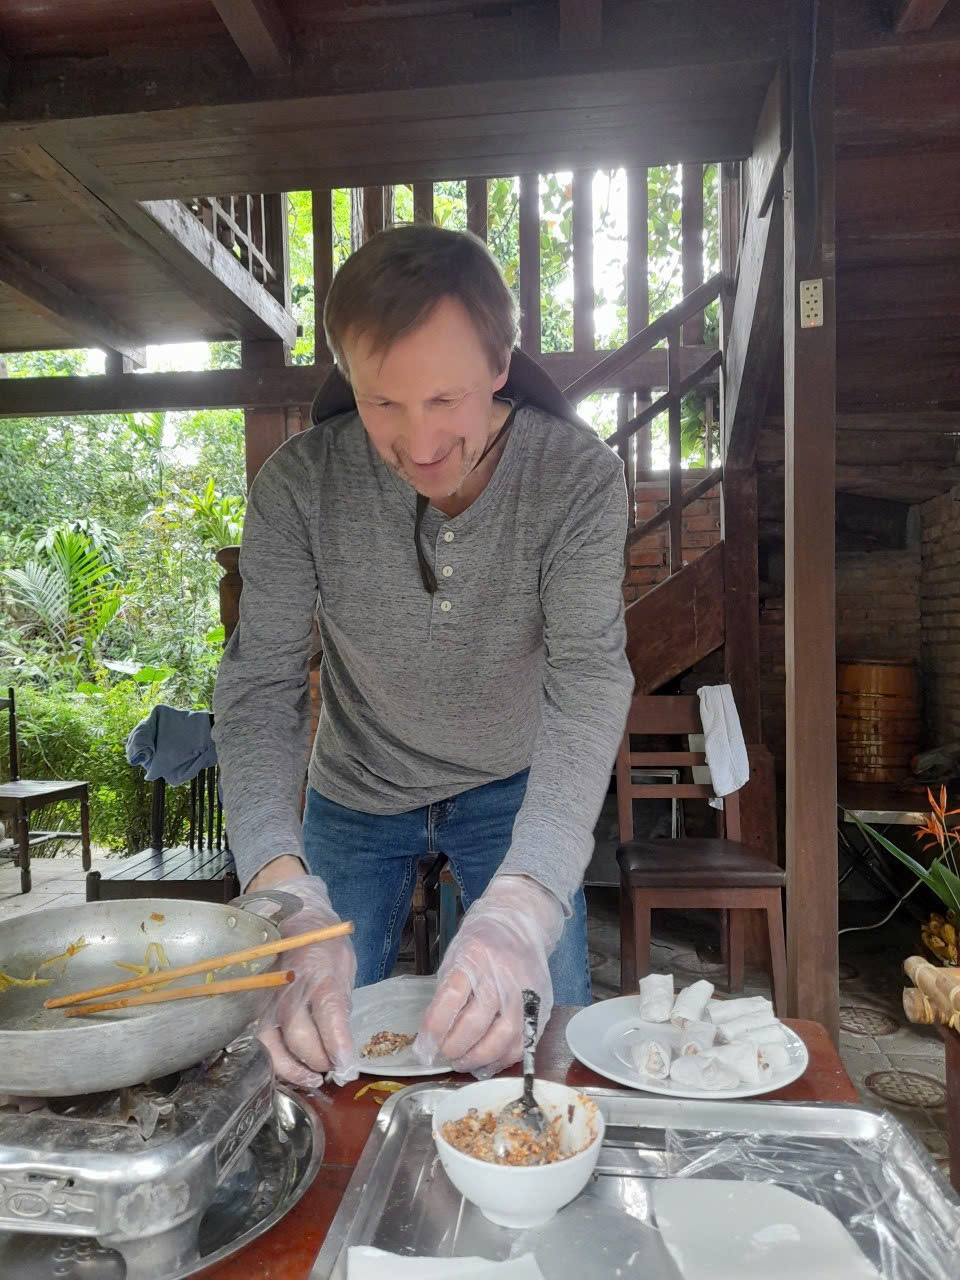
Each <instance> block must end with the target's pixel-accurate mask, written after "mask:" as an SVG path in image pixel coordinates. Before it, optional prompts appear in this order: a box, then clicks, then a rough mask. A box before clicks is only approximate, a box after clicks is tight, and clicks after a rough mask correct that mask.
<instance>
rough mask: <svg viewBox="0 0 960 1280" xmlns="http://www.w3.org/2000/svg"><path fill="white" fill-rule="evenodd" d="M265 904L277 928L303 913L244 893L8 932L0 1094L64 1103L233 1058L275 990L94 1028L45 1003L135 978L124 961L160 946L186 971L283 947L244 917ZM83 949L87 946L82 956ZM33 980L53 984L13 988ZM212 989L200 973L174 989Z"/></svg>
mask: <svg viewBox="0 0 960 1280" xmlns="http://www.w3.org/2000/svg"><path fill="white" fill-rule="evenodd" d="M264 899H267V900H268V901H269V902H270V903H272V904H274V909H273V914H274V918H275V919H276V920H277V921H278V922H279V921H280V920H284V919H286V917H287V916H289V915H292V914H293V913H294V912H295V911H298V910H299V908H300V905H301V904H300V899H299V898H296V897H294V896H293V895H292V894H284V893H274V892H271V891H263V892H259V893H252V894H245V895H243V896H242V897H240V898H236V899H234V901H233V902H232V903H229V904H227V905H221V904H218V903H210V902H192V901H181V900H177V899H171V898H142V899H134V898H127V899H123V900H121V901H117V902H88V903H86V904H84V905H83V906H81V907H63V908H52V909H51V910H48V911H36V912H31V913H30V914H28V915H24V916H22V917H21V918H20V919H18V920H14V921H12V922H11V923H9V924H4V925H3V927H2V928H0V974H2V975H4V977H0V1094H17V1095H26V1096H34V1097H62V1096H68V1095H72V1094H80V1093H95V1092H99V1091H101V1090H106V1089H118V1088H122V1087H123V1086H126V1085H133V1084H140V1083H142V1082H143V1081H145V1080H153V1079H157V1078H158V1077H160V1076H164V1075H167V1074H169V1073H170V1072H173V1071H179V1070H180V1069H182V1068H183V1067H188V1066H191V1065H192V1064H194V1063H196V1062H199V1061H200V1060H201V1059H202V1058H204V1057H205V1056H206V1055H207V1054H210V1053H213V1052H215V1051H216V1050H217V1049H222V1048H224V1046H225V1045H228V1044H229V1043H230V1041H231V1040H233V1039H235V1038H236V1037H237V1036H238V1035H239V1034H240V1033H241V1032H242V1031H243V1030H244V1028H245V1027H246V1026H247V1025H248V1024H249V1023H251V1022H253V1021H254V1020H255V1019H256V1018H257V1017H259V1015H260V1014H261V1013H262V1011H263V1010H264V1008H265V1007H266V1005H267V1003H268V1002H269V1001H270V999H271V998H272V997H273V995H274V993H273V992H272V991H270V990H258V991H244V992H237V993H236V994H231V995H222V996H211V997H210V998H209V999H197V1000H177V1001H174V1002H173V1003H171V1004H159V1005H146V1006H141V1007H140V1008H132V1009H122V1010H116V1011H115V1012H111V1013H99V1014H94V1015H91V1017H89V1018H67V1017H65V1016H64V1011H63V1010H62V1009H44V1007H43V1002H44V1000H47V999H49V998H50V997H52V996H59V995H68V994H70V993H71V992H74V991H84V990H86V989H88V988H92V987H100V986H107V985H108V984H110V983H115V982H122V981H124V980H125V979H127V978H131V977H134V976H135V975H134V974H133V973H132V972H131V971H130V970H129V969H124V968H121V967H119V966H118V963H117V962H118V961H119V962H120V964H121V965H131V964H133V965H136V964H144V963H145V962H146V952H147V948H148V946H149V945H150V944H151V943H159V944H160V945H161V946H162V947H163V950H164V952H165V954H166V957H167V959H168V960H169V962H170V966H171V967H176V966H177V965H183V964H191V963H193V962H195V961H197V960H205V959H207V958H208V957H211V956H217V955H226V954H228V953H229V952H233V951H240V950H242V949H244V948H246V947H255V946H257V945H258V944H260V943H262V942H270V941H273V940H275V939H276V938H278V937H279V936H280V935H279V930H278V929H277V927H276V924H274V923H273V922H272V921H271V920H268V919H266V918H264V916H261V915H257V914H255V913H254V912H252V911H247V910H244V909H243V904H245V903H250V902H261V901H263V900H264ZM78 940H82V944H83V945H81V946H80V947H79V948H78V947H77V943H78ZM71 948H73V950H72V953H69V950H70V949H71ZM153 956H154V957H155V956H156V952H154V953H153ZM51 957H60V958H59V959H56V960H52V961H51ZM276 964H277V957H276V956H265V957H263V958H262V959H260V960H254V961H251V962H249V963H248V964H245V965H237V966H232V967H230V968H228V969H224V970H222V971H220V972H219V973H218V974H217V977H218V978H239V977H246V976H250V975H253V974H256V973H263V972H265V971H266V970H268V969H272V968H274V967H275V966H276ZM34 973H36V974H37V976H38V977H39V978H45V979H52V981H50V982H49V984H48V985H44V986H28V987H23V986H17V985H8V984H7V983H6V982H5V980H4V978H11V977H13V978H19V979H24V978H29V977H30V976H31V975H32V974H34ZM203 981H204V978H203V975H202V974H201V975H198V976H194V977H192V978H181V979H180V980H179V982H177V983H176V984H175V985H177V986H196V985H198V984H202V983H203Z"/></svg>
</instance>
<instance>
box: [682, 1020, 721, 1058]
mask: <svg viewBox="0 0 960 1280" xmlns="http://www.w3.org/2000/svg"><path fill="white" fill-rule="evenodd" d="M716 1038H717V1028H716V1027H715V1026H714V1025H713V1023H712V1022H688V1023H687V1025H686V1026H685V1027H684V1028H683V1031H682V1033H681V1036H680V1053H681V1055H682V1056H687V1055H689V1054H693V1053H703V1051H704V1050H705V1049H709V1048H710V1046H711V1045H712V1044H713V1042H714V1041H715V1040H716Z"/></svg>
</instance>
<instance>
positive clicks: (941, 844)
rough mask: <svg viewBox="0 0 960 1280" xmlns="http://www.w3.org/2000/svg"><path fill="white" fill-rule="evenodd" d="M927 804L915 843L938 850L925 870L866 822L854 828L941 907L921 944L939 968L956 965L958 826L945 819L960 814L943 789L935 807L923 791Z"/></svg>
mask: <svg viewBox="0 0 960 1280" xmlns="http://www.w3.org/2000/svg"><path fill="white" fill-rule="evenodd" d="M927 799H928V800H929V802H930V814H929V816H928V818H927V821H926V822H925V823H924V824H923V826H921V827H918V828H917V839H918V840H919V841H921V842H922V845H923V848H924V849H931V848H933V849H939V852H937V853H935V854H934V857H933V859H932V860H931V862H930V865H929V867H925V866H923V864H922V863H920V862H917V860H916V858H911V856H910V854H909V853H905V852H904V850H903V849H898V848H897V846H896V845H895V844H894V843H893V842H892V841H890V840H888V839H887V838H886V837H885V836H882V835H881V834H880V832H879V831H876V830H874V828H873V827H871V826H869V825H868V824H867V823H866V822H861V821H860V820H859V819H858V818H855V819H854V820H855V821H856V823H857V826H858V827H860V828H861V830H862V831H864V832H865V834H867V835H868V836H869V837H870V839H871V840H875V841H876V842H877V844H878V845H880V846H881V847H882V848H884V849H886V851H887V852H888V853H890V854H892V855H893V856H894V857H895V858H897V859H898V860H899V861H900V862H902V863H903V865H904V866H905V867H909V869H910V870H911V871H912V872H913V874H914V875H915V876H916V877H917V879H918V880H922V881H923V883H924V884H925V885H926V886H927V888H928V889H932V890H933V892H934V893H935V894H936V895H937V897H938V898H939V899H940V901H941V902H942V903H943V906H944V910H943V911H942V912H934V913H932V914H931V916H930V919H929V920H928V921H927V923H926V924H925V925H924V926H923V929H922V931H921V932H922V937H923V944H924V946H925V947H926V949H927V951H928V952H930V954H931V955H933V956H934V957H935V958H936V960H937V962H938V963H939V964H943V965H955V964H957V955H958V952H957V933H958V930H960V826H958V825H957V824H951V823H950V822H949V821H948V819H949V818H952V817H954V816H955V815H957V814H960V809H948V808H947V789H946V787H941V788H940V800H939V803H938V802H937V800H936V799H934V795H933V792H932V791H930V790H929V789H928V790H927Z"/></svg>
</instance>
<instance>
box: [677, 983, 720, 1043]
mask: <svg viewBox="0 0 960 1280" xmlns="http://www.w3.org/2000/svg"><path fill="white" fill-rule="evenodd" d="M712 995H713V983H712V982H707V981H706V979H705V978H701V979H700V980H699V981H698V982H694V983H691V985H690V986H689V987H684V988H683V990H682V991H681V992H680V994H679V995H678V996H677V998H676V1000H675V1001H674V1004H673V1009H672V1010H671V1011H670V1021H671V1022H672V1023H673V1025H674V1026H675V1027H679V1028H680V1030H681V1031H682V1030H683V1028H684V1027H685V1026H687V1024H688V1023H690V1022H702V1021H703V1016H704V1010H705V1009H706V1007H707V1003H708V1001H709V1000H710V997H711V996H712Z"/></svg>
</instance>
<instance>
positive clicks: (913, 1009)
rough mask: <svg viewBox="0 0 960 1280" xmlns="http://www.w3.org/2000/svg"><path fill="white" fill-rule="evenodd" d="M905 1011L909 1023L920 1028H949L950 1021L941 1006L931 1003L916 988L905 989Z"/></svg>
mask: <svg viewBox="0 0 960 1280" xmlns="http://www.w3.org/2000/svg"><path fill="white" fill-rule="evenodd" d="M903 1011H904V1013H905V1014H906V1015H907V1020H908V1021H909V1022H914V1023H917V1024H919V1025H920V1026H926V1027H935V1026H936V1027H939V1026H947V1025H948V1023H949V1021H950V1019H949V1017H948V1016H947V1014H946V1013H944V1011H943V1010H942V1009H941V1008H940V1006H939V1005H935V1004H932V1003H931V1001H930V1000H929V999H928V998H927V996H925V995H924V994H923V992H922V991H919V990H918V989H917V988H916V987H904V988H903Z"/></svg>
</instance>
